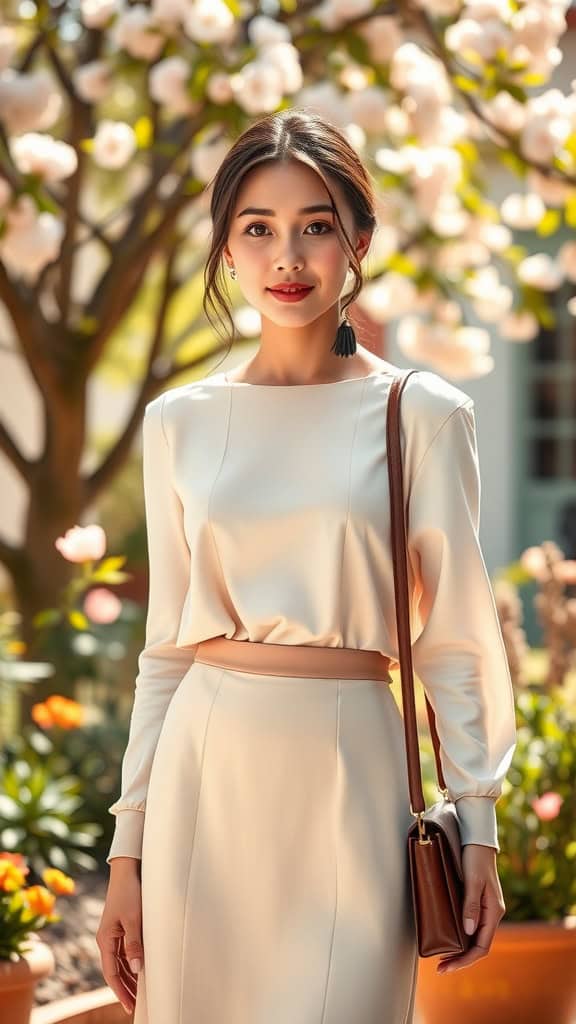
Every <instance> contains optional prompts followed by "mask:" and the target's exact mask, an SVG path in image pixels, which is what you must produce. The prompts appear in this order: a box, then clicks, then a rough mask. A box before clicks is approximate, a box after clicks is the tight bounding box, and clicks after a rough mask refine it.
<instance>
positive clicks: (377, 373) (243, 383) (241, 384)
mask: <svg viewBox="0 0 576 1024" xmlns="http://www.w3.org/2000/svg"><path fill="white" fill-rule="evenodd" d="M384 374H386V375H387V376H391V374H390V371H389V370H385V369H380V368H378V369H377V370H373V371H372V373H367V374H364V376H363V377H345V378H343V379H342V380H326V381H321V382H320V383H319V384H256V383H254V384H253V383H252V382H251V381H248V380H228V377H227V376H226V372H225V371H222V372H221V373H218V374H214V379H216V378H217V377H219V378H220V380H221V381H222V383H223V384H226V385H227V386H228V387H229V388H264V389H266V390H270V389H279V390H283V391H286V390H287V389H289V388H296V389H298V390H300V389H301V388H331V387H334V386H335V385H337V384H352V383H359V382H360V381H367V380H371V379H372V377H381V376H383V375H384Z"/></svg>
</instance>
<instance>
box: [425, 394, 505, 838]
mask: <svg viewBox="0 0 576 1024" xmlns="http://www.w3.org/2000/svg"><path fill="white" fill-rule="evenodd" d="M408 507H409V526H408V546H409V552H410V558H411V560H412V564H413V565H414V566H415V573H416V577H417V609H418V615H419V618H420V624H422V630H421V632H420V634H419V635H418V636H417V638H416V640H415V641H414V642H413V646H412V655H413V665H414V670H415V672H416V674H417V675H418V678H419V679H420V681H421V683H422V685H423V687H424V690H425V692H426V694H427V696H428V699H429V700H430V703H431V705H432V708H433V709H434V713H435V715H436V726H437V730H438V736H439V739H440V743H441V760H442V768H443V771H444V777H445V780H446V786H447V789H448V794H449V797H450V798H451V799H452V800H454V801H455V803H456V809H457V813H458V820H459V824H460V830H461V836H462V843H463V845H464V844H467V843H479V844H481V845H485V846H492V847H495V848H496V850H499V849H500V846H499V843H498V835H497V819H496V810H495V804H496V801H497V799H498V798H499V796H500V795H501V792H502V782H503V779H504V777H505V775H506V773H507V771H508V769H509V767H510V764H511V761H512V757H513V754H514V749H515V746H516V740H517V737H516V723H515V707H514V694H513V689H512V682H511V677H510V670H509V666H508V661H507V657H506V652H505V648H504V641H503V637H502V633H501V629H500V623H499V620H498V615H497V609H496V603H495V599H494V594H493V591H492V587H491V583H490V578H489V575H488V572H487V568H486V564H485V562H484V558H483V555H482V551H481V547H480V543H479V535H478V529H479V518H480V469H479V462H478V454H477V444H476V426H475V418H474V402H473V400H472V399H470V398H469V399H468V400H467V401H465V402H464V403H463V404H460V405H459V406H458V407H457V408H456V409H453V410H452V412H451V413H450V414H449V415H448V416H447V417H446V418H445V419H444V422H443V423H442V425H441V427H440V429H439V430H437V432H436V434H435V436H434V437H433V440H432V441H431V443H430V444H429V446H428V448H427V450H426V451H425V453H424V455H423V457H422V458H421V460H420V462H419V465H418V466H417V468H416V471H415V474H414V477H413V479H412V483H411V485H410V494H409V506H408Z"/></svg>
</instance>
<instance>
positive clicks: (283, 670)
mask: <svg viewBox="0 0 576 1024" xmlns="http://www.w3.org/2000/svg"><path fill="white" fill-rule="evenodd" d="M390 660H391V659H390V658H387V657H385V655H383V654H381V653H380V651H366V650H361V649H358V648H355V647H312V646H310V645H308V644H269V643H265V642H263V643H261V642H257V641H254V640H231V639H229V638H228V637H225V636H215V637H210V638H209V639H208V640H201V641H200V643H198V644H197V645H196V653H195V656H194V661H201V662H203V663H204V664H206V665H216V666H219V667H221V668H231V669H235V670H237V671H238V672H254V673H257V674H262V675H267V676H303V677H308V678H313V677H318V678H320V679H334V678H340V679H377V680H381V681H382V682H385V683H391V682H392V681H393V680H392V677H391V675H390V673H389V671H388V666H389V665H390Z"/></svg>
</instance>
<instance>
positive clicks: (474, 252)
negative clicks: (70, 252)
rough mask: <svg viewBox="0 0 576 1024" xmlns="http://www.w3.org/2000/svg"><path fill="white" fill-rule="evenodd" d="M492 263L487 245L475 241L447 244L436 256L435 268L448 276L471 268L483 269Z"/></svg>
mask: <svg viewBox="0 0 576 1024" xmlns="http://www.w3.org/2000/svg"><path fill="white" fill-rule="evenodd" d="M489 261H490V250H489V249H488V246H487V245H484V244H483V243H482V242H480V241H478V240H473V239H467V238H463V239H458V240H456V241H453V242H452V241H451V242H445V243H444V245H442V246H441V247H440V249H439V250H438V252H437V253H436V255H435V259H434V266H435V268H436V269H437V270H439V271H440V272H442V273H446V274H458V275H460V274H461V273H462V271H464V270H467V269H468V268H470V267H481V266H484V265H485V264H486V263H488V262H489Z"/></svg>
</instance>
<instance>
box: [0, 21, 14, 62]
mask: <svg viewBox="0 0 576 1024" xmlns="http://www.w3.org/2000/svg"><path fill="white" fill-rule="evenodd" d="M16 45H17V40H16V29H15V28H13V27H12V26H11V25H0V71H3V70H4V68H7V67H8V66H9V64H10V63H11V61H12V59H13V57H14V54H15V53H16Z"/></svg>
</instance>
